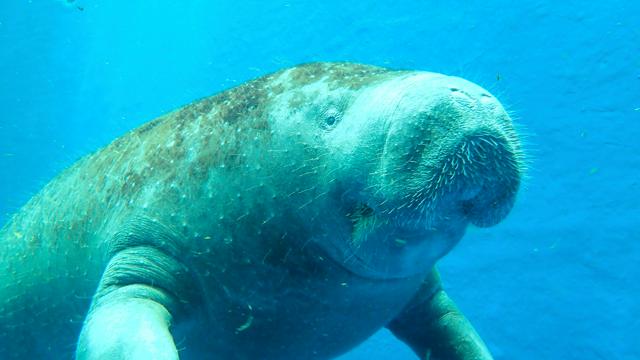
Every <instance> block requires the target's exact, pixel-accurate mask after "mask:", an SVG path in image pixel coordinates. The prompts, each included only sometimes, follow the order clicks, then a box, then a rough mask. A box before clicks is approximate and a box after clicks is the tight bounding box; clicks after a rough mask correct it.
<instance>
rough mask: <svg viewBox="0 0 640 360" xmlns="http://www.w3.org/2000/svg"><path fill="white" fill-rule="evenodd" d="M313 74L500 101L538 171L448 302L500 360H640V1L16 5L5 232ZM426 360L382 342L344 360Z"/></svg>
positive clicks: (453, 260)
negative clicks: (184, 134)
mask: <svg viewBox="0 0 640 360" xmlns="http://www.w3.org/2000/svg"><path fill="white" fill-rule="evenodd" d="M309 61H353V62H361V63H367V64H373V65H380V66H387V67H391V68H403V69H419V70H428V71H436V72H442V73H445V74H449V75H457V76H462V77H464V78H467V79H469V80H471V81H474V82H476V83H478V84H480V85H482V86H483V87H485V88H487V89H489V90H490V91H491V92H493V93H494V94H495V95H496V96H497V97H498V98H499V99H500V100H501V101H502V102H503V104H505V105H506V106H507V107H508V108H509V109H510V111H512V112H513V114H514V115H515V118H516V121H517V124H518V125H519V129H520V131H521V133H522V134H523V137H524V138H525V143H526V149H527V151H528V153H529V158H530V163H529V170H528V176H527V180H526V182H525V185H524V187H523V189H522V191H521V193H520V196H519V199H518V202H517V204H516V206H515V208H514V210H513V212H512V214H511V215H510V216H509V217H508V219H507V220H506V221H504V222H503V223H502V224H500V225H498V226H496V227H493V228H489V229H482V230H481V229H475V228H474V229H470V230H469V231H468V234H467V235H466V237H465V238H464V239H463V241H462V243H461V244H460V245H459V246H458V247H457V248H456V249H455V250H454V251H453V252H452V253H450V254H449V255H448V256H447V257H445V258H444V259H443V260H442V261H441V262H440V270H441V273H442V276H443V281H444V285H445V287H446V289H447V290H448V292H449V294H450V295H451V297H452V298H453V299H454V300H455V301H456V302H457V303H458V305H459V306H460V308H461V309H462V310H463V311H464V312H465V313H466V315H467V316H468V318H469V319H470V320H471V322H472V323H473V324H474V325H475V327H476V328H477V330H478V332H479V333H480V334H481V336H482V337H483V339H484V340H485V342H486V343H487V345H488V347H489V349H490V350H491V351H492V352H493V354H494V356H495V358H496V359H582V360H590V359H640V2H638V1H622V0H609V1H607V2H604V1H593V2H591V1H561V2H555V1H517V2H516V1H506V0H500V1H498V0H484V1H444V0H442V1H416V0H413V1H408V0H396V1H384V2H382V1H381V2H373V1H350V2H348V1H337V0H328V1H279V0H277V1H268V0H263V1H239V0H238V1H229V0H220V1H205V0H183V1H168V0H158V1H102V0H94V1H90V0H87V1H84V2H82V1H76V2H73V3H70V4H68V3H65V2H64V1H59V0H57V1H56V0H33V1H31V0H29V1H27V0H20V1H18V0H3V1H2V2H0V224H3V223H4V222H6V220H7V219H8V218H9V216H10V214H11V213H13V212H15V211H16V210H17V209H18V208H19V207H20V206H21V205H23V204H24V203H25V202H26V201H27V200H28V199H29V198H30V197H31V196H32V195H33V194H34V193H35V192H37V191H38V190H39V189H40V188H41V187H42V186H43V185H44V184H46V183H47V182H48V181H49V180H50V179H51V178H52V177H53V176H54V175H55V174H57V173H58V172H60V171H61V170H62V169H64V168H66V167H67V166H69V165H70V164H72V163H73V162H74V161H75V160H77V159H78V158H79V157H81V156H82V155H85V154H87V153H89V152H91V151H94V150H96V149H97V148H99V147H101V146H104V145H106V144H108V143H109V142H110V141H111V140H113V139H114V138H116V137H118V136H120V135H122V134H124V133H125V132H126V131H128V130H130V129H132V128H134V127H136V126H138V125H140V124H142V123H144V122H146V121H148V120H151V119H153V118H155V117H157V116H159V115H161V114H163V113H165V112H168V111H170V110H172V109H175V108H177V107H179V106H181V105H184V104H187V103H189V102H191V101H193V100H195V99H198V98H201V97H204V96H209V95H211V94H214V93H216V92H219V91H221V90H224V89H227V88H229V87H233V86H235V85H238V84H240V83H242V82H244V81H246V80H249V79H251V78H254V77H258V76H260V75H263V74H266V73H269V72H272V71H275V70H278V69H280V68H283V67H287V66H291V65H296V64H299V63H303V62H309ZM345 321H348V319H345ZM1 356H2V355H1V354H0V358H1ZM414 358H415V357H414V355H413V354H412V353H411V352H410V351H409V349H408V348H407V347H406V346H405V345H403V344H402V343H400V342H399V341H398V340H396V339H395V338H393V336H392V335H390V333H389V332H387V331H385V330H383V331H380V332H379V333H378V334H376V335H375V336H374V337H373V338H371V339H370V340H369V341H367V342H366V343H364V344H362V345H361V346H360V347H358V348H356V349H354V350H353V351H352V352H350V353H348V354H346V355H344V356H343V357H341V358H340V359H341V360H358V359H367V360H376V359H414Z"/></svg>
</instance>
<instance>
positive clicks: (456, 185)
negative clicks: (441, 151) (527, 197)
mask: <svg viewBox="0 0 640 360" xmlns="http://www.w3.org/2000/svg"><path fill="white" fill-rule="evenodd" d="M517 156H518V155H517V154H516V152H514V150H513V149H512V148H511V145H510V144H509V140H508V139H507V138H506V137H503V136H500V134H499V133H496V132H491V131H488V130H485V129H479V130H478V131H476V132H474V133H472V134H468V135H465V136H464V137H463V139H462V140H461V141H460V143H459V144H458V145H457V146H456V147H454V149H453V150H452V152H451V153H450V154H449V156H446V157H445V158H444V159H443V160H442V161H441V163H440V164H441V165H440V167H438V168H435V169H433V171H434V173H432V174H431V177H432V178H434V179H435V183H436V184H435V189H434V191H435V192H436V196H435V198H437V197H438V195H437V193H438V192H439V193H440V194H441V195H440V196H442V199H441V200H440V202H441V203H440V204H439V205H440V206H445V207H446V206H451V207H453V209H454V211H459V213H460V214H462V215H463V216H464V217H465V218H467V219H468V220H469V221H470V222H471V223H472V224H474V225H476V226H480V227H487V226H492V225H495V224H497V223H498V222H500V221H501V220H502V219H504V218H505V217H506V216H507V214H508V213H509V211H510V210H511V208H512V207H513V204H514V201H515V195H516V192H517V190H518V187H519V184H520V166H519V163H518V159H517ZM428 186H429V185H428Z"/></svg>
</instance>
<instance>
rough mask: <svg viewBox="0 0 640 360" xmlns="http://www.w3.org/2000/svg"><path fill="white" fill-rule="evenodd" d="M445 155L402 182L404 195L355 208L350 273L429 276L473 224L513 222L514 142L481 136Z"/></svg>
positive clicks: (346, 259)
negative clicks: (431, 270)
mask: <svg viewBox="0 0 640 360" xmlns="http://www.w3.org/2000/svg"><path fill="white" fill-rule="evenodd" d="M441 153H447V154H448V155H446V156H441V157H440V158H439V159H438V160H437V161H430V162H424V164H422V165H420V166H417V167H415V168H414V169H413V172H412V173H410V174H409V176H408V177H406V178H402V177H401V176H397V177H396V179H400V180H396V188H395V190H396V193H398V194H400V195H399V196H397V197H395V198H391V197H376V196H370V197H363V198H360V200H359V201H358V202H357V203H356V204H355V205H354V206H353V209H352V210H351V211H350V212H349V214H348V217H349V219H350V221H351V223H352V226H353V231H352V234H351V240H350V241H349V242H348V245H347V246H346V248H345V249H344V254H345V255H344V257H343V259H342V262H343V264H344V266H345V267H347V268H348V269H350V270H352V271H353V272H355V273H358V274H360V275H364V276H367V277H376V278H396V277H406V276H411V275H415V274H417V273H419V272H424V271H428V270H429V269H430V268H431V267H432V266H433V264H434V263H435V261H436V260H437V259H439V258H440V257H442V256H444V255H445V254H446V253H447V252H448V251H449V250H451V248H452V247H453V246H454V245H455V244H456V243H457V242H458V241H459V240H460V239H461V237H462V236H463V234H464V232H465V230H466V228H467V225H468V224H469V223H471V224H474V225H475V226H479V227H488V226H492V225H495V224H497V223H498V222H500V221H501V220H503V219H504V218H505V217H506V215H507V214H508V213H509V211H510V210H511V208H512V206H513V204H514V201H515V195H516V192H517V190H518V187H519V184H520V176H521V174H520V172H519V167H520V164H519V159H518V158H517V154H515V152H514V151H513V149H511V148H510V145H509V143H508V141H507V139H503V138H501V137H498V136H494V135H492V134H488V133H486V132H477V133H475V134H472V135H469V136H466V137H465V138H463V139H462V140H460V141H459V142H458V144H457V145H455V146H454V147H452V148H450V149H448V151H446V152H444V151H441ZM430 155H432V154H430ZM383 186H387V187H390V185H383ZM379 192H381V193H384V192H382V191H379ZM384 194H388V193H384Z"/></svg>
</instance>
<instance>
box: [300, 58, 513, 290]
mask: <svg viewBox="0 0 640 360" xmlns="http://www.w3.org/2000/svg"><path fill="white" fill-rule="evenodd" d="M313 76H314V77H315V80H314V81H313V82H309V83H308V84H306V85H305V86H306V87H307V90H309V89H315V90H313V91H311V90H309V91H306V92H305V93H306V94H309V93H314V91H315V95H314V96H313V97H312V98H313V99H314V100H312V101H311V100H309V99H307V101H305V102H304V105H301V106H302V107H304V106H307V107H309V108H308V109H307V110H305V111H306V115H305V116H306V117H307V118H308V117H312V118H314V119H315V118H317V120H314V121H317V122H318V124H319V125H318V127H319V128H320V129H321V130H319V131H320V132H319V133H318V134H316V135H315V137H316V138H320V139H321V140H320V141H321V142H322V144H323V146H325V147H326V148H327V153H326V154H324V158H325V159H326V161H327V162H328V165H327V166H324V169H325V170H324V174H321V181H322V182H324V183H325V184H331V186H330V187H329V191H330V196H332V198H333V199H334V200H335V203H336V204H338V205H336V206H335V209H332V210H331V211H332V213H331V214H327V219H331V220H332V221H333V222H335V223H336V224H335V225H331V226H334V228H335V229H342V230H336V231H335V233H332V234H330V236H326V237H325V239H324V240H323V241H322V246H323V247H325V248H326V250H327V252H328V253H329V254H330V256H331V257H332V258H333V260H335V261H337V262H338V263H339V264H341V265H342V266H344V267H345V268H347V269H349V270H350V271H352V272H354V273H356V274H358V275H360V276H364V277H370V278H401V277H407V276H412V275H418V274H423V273H425V272H427V271H429V270H430V269H431V267H432V266H433V265H434V263H435V261H436V260H437V259H439V258H440V257H442V256H443V255H445V254H446V253H447V252H448V251H449V250H451V249H452V248H453V246H454V245H455V244H456V243H457V242H458V241H459V240H460V239H461V237H462V236H463V234H464V232H465V229H466V228H467V226H468V225H469V224H473V225H475V226H478V227H489V226H492V225H495V224H497V223H498V222H500V221H501V220H503V219H504V218H505V217H506V216H507V214H508V213H509V211H510V210H511V208H512V206H513V204H514V200H515V197H516V192H517V191H518V188H519V185H520V181H521V177H522V172H523V159H522V153H521V145H520V142H519V140H518V136H517V134H516V131H515V130H514V127H513V124H512V121H511V118H510V117H509V115H508V113H507V112H506V111H505V109H504V108H503V107H502V105H501V104H500V102H499V101H498V100H497V99H496V98H495V97H494V96H492V95H491V94H489V92H487V91H486V90H484V89H482V88H481V87H479V86H478V85H475V84H473V83H471V82H469V81H466V80H464V79H461V78H457V77H451V76H445V75H441V74H435V73H428V72H414V71H388V70H385V69H380V68H373V67H363V66H360V65H349V64H338V65H324V67H323V69H322V71H320V70H316V73H315V74H314V75H313ZM309 114H311V116H310V115H309ZM341 219H342V220H341Z"/></svg>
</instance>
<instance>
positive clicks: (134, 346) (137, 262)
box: [76, 233, 189, 360]
mask: <svg viewBox="0 0 640 360" xmlns="http://www.w3.org/2000/svg"><path fill="white" fill-rule="evenodd" d="M152 236H153V235H152ZM147 239H148V238H146V237H138V236H132V235H131V233H129V235H127V236H124V237H122V238H121V239H119V240H117V241H115V243H116V244H115V246H114V248H115V249H116V250H115V252H114V255H113V256H112V257H111V260H110V261H109V264H108V266H107V268H106V270H105V272H104V274H103V276H102V279H101V281H100V284H99V286H98V290H97V292H96V294H95V295H94V297H93V301H92V304H91V308H90V310H89V313H88V315H87V317H86V319H85V322H84V325H83V328H82V332H81V334H80V338H79V340H78V344H77V348H76V358H77V359H78V360H85V359H86V360H94V359H131V360H138V359H139V360H142V359H160V360H169V359H172V360H173V359H176V360H177V359H178V351H177V350H176V346H175V343H174V340H173V337H172V335H171V333H170V327H171V324H172V322H173V321H175V319H176V317H177V316H180V313H181V311H183V310H182V306H181V304H184V303H185V300H184V298H183V295H184V291H185V287H186V286H189V281H188V280H187V278H188V276H187V275H186V274H187V273H188V271H187V268H186V267H185V266H184V265H182V264H181V262H180V261H178V260H177V259H176V258H175V256H173V255H171V254H170V251H166V249H163V248H162V246H159V245H158V244H167V242H166V239H162V238H160V239H158V238H156V239H155V240H153V241H147Z"/></svg>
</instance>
